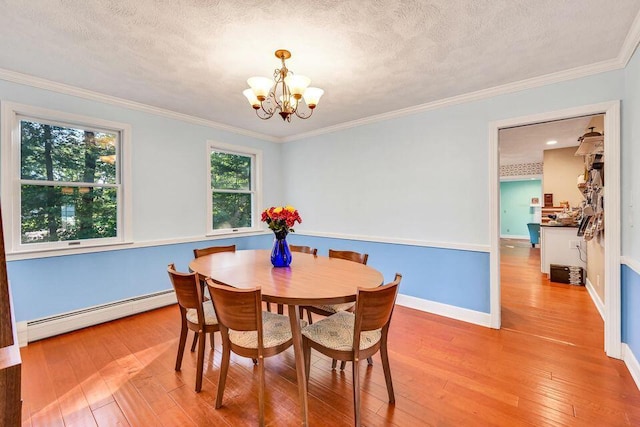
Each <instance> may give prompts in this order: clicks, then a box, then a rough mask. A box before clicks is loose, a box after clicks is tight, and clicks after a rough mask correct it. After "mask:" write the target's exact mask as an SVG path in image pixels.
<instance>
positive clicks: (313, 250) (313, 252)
mask: <svg viewBox="0 0 640 427" xmlns="http://www.w3.org/2000/svg"><path fill="white" fill-rule="evenodd" d="M289 249H291V252H301V253H303V254H311V255H318V249H316V248H312V247H311V246H297V245H289Z"/></svg>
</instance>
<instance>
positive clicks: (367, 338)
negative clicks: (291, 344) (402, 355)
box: [302, 273, 402, 426]
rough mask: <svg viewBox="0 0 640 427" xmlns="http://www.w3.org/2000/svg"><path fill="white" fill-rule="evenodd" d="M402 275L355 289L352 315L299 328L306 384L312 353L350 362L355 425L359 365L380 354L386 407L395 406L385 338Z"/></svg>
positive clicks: (358, 398)
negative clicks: (312, 350) (351, 366)
mask: <svg viewBox="0 0 640 427" xmlns="http://www.w3.org/2000/svg"><path fill="white" fill-rule="evenodd" d="M401 279H402V275H400V274H398V273H396V277H395V280H394V281H393V282H391V283H389V284H387V285H384V286H380V287H378V288H375V289H363V288H359V289H358V295H357V299H356V306H355V313H351V312H348V311H341V312H338V313H335V314H333V315H331V316H329V317H327V318H325V319H322V320H319V321H318V322H316V323H314V324H311V325H308V326H305V327H304V328H302V349H303V352H304V367H305V371H306V373H307V381H309V371H310V368H311V349H312V348H313V349H315V350H317V351H319V352H320V353H322V354H324V355H326V356H329V357H331V358H333V359H334V360H335V359H338V360H341V361H345V362H346V361H349V362H353V369H352V371H353V373H352V374H353V409H354V417H355V425H356V426H360V372H359V366H360V364H359V362H360V361H361V360H362V359H364V358H368V357H371V356H373V355H374V354H376V353H377V352H378V351H380V357H381V358H382V368H383V370H384V379H385V382H386V384H387V393H388V394H389V403H395V396H394V393H393V383H392V381H391V369H390V367H389V354H388V351H387V336H388V333H389V324H390V323H391V316H392V314H393V307H394V305H395V301H396V297H397V295H398V285H399V284H400V280H401Z"/></svg>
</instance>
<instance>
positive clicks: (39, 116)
mask: <svg viewBox="0 0 640 427" xmlns="http://www.w3.org/2000/svg"><path fill="white" fill-rule="evenodd" d="M0 116H1V117H0V120H1V124H0V127H1V128H2V134H1V136H0V138H1V142H2V147H1V151H0V154H1V159H0V163H1V165H2V171H1V182H0V187H1V189H0V192H1V194H2V214H3V215H2V216H3V220H4V224H5V234H6V238H5V241H6V242H7V246H8V248H7V249H8V251H7V252H8V253H10V254H16V253H30V252H56V253H58V252H61V251H63V252H64V251H68V252H77V250H78V249H80V250H81V249H82V248H88V247H99V246H113V245H120V244H124V243H131V241H132V240H131V231H132V227H131V223H132V220H131V219H132V214H131V209H132V203H131V201H132V198H131V189H130V182H131V125H129V124H127V123H119V122H114V121H109V120H104V119H100V118H96V117H91V116H84V115H78V114H72V113H66V112H62V111H57V110H50V109H46V108H40V107H34V106H30V105H24V104H17V103H12V102H2V103H1V109H0ZM25 119H26V120H36V121H39V122H42V123H46V124H52V125H57V126H65V127H78V128H80V129H83V130H93V131H108V132H113V133H117V134H118V144H117V146H116V159H117V160H116V183H115V184H106V183H105V184H96V186H99V187H101V188H117V194H118V196H117V199H116V203H117V214H116V215H117V228H116V236H115V237H104V238H93V239H81V240H63V241H58V242H42V243H22V239H21V235H22V233H21V225H22V212H21V211H22V191H21V190H22V189H21V187H22V185H23V184H29V183H31V182H32V181H31V180H23V179H22V173H21V132H20V122H21V120H25ZM48 182H49V181H40V180H39V181H37V183H38V185H41V184H43V183H48ZM56 184H58V185H65V186H72V187H73V186H82V185H81V184H82V183H79V182H66V181H60V182H56Z"/></svg>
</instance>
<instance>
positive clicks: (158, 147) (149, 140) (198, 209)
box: [0, 80, 282, 243]
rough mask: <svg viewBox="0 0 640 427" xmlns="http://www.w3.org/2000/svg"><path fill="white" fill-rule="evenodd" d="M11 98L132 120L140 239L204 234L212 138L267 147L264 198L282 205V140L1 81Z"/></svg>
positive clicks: (0, 88)
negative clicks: (208, 147)
mask: <svg viewBox="0 0 640 427" xmlns="http://www.w3.org/2000/svg"><path fill="white" fill-rule="evenodd" d="M5 101H11V102H16V103H21V104H27V105H33V106H37V107H44V108H48V109H52V110H58V111H63V112H67V113H74V114H81V115H85V116H93V117H97V118H100V119H105V120H113V121H118V122H123V123H129V124H131V127H132V138H131V141H132V143H131V145H132V153H133V154H132V169H133V170H132V182H131V183H130V184H131V185H132V186H133V219H132V220H133V239H134V242H136V243H137V242H149V241H155V240H167V239H169V240H170V239H183V238H192V237H204V235H205V232H206V221H207V208H206V200H207V198H206V191H207V183H208V179H209V178H208V176H207V174H208V171H207V166H206V165H207V163H206V159H207V157H206V156H207V154H206V142H207V140H215V141H218V142H224V143H227V144H234V145H241V146H247V147H254V148H258V149H260V150H262V152H263V156H264V157H263V170H264V171H265V173H264V176H263V191H264V196H263V202H264V204H265V205H266V204H273V203H282V175H281V173H279V171H280V169H281V167H280V165H281V149H282V146H281V144H276V143H272V142H265V141H262V140H259V139H255V138H251V137H247V136H241V135H237V134H233V133H229V132H225V131H221V130H218V129H212V128H209V127H206V126H200V125H195V124H190V123H185V122H182V121H179V120H174V119H170V118H167V117H161V116H158V115H154V114H150V113H146V112H140V111H135V110H130V109H127V108H123V107H119V106H113V105H109V104H103V103H100V102H96V101H90V100H86V99H82V98H77V97H73V96H68V95H63V94H60V93H55V92H50V91H46V90H42V89H37V88H33V87H29V86H23V85H20V84H16V83H10V82H7V81H3V80H0V102H5ZM256 120H257V119H256ZM6 142H7V141H2V143H6ZM273 171H276V172H275V173H274V172H273Z"/></svg>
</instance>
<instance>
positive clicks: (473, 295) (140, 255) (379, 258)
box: [7, 234, 489, 322]
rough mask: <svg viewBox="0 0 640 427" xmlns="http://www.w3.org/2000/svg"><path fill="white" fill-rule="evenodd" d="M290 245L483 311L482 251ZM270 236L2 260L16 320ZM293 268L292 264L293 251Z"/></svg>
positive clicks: (129, 290)
mask: <svg viewBox="0 0 640 427" xmlns="http://www.w3.org/2000/svg"><path fill="white" fill-rule="evenodd" d="M287 239H288V240H289V242H290V243H293V244H304V245H309V246H313V247H316V248H318V254H319V255H327V253H328V250H329V248H333V249H342V250H354V251H358V252H363V253H368V254H369V262H368V264H369V265H370V266H372V267H374V268H376V269H377V270H379V271H380V272H382V274H383V275H384V278H385V281H386V282H388V281H391V280H393V277H394V274H395V273H396V272H399V273H401V274H402V275H403V280H402V284H401V287H400V292H401V293H402V294H405V295H409V296H414V297H417V298H422V299H426V300H431V301H436V302H440V303H443V304H449V305H453V306H458V307H462V308H466V309H470V310H475V311H480V312H484V313H488V312H489V254H488V253H485V252H473V251H463V250H453V249H439V248H429V247H422V246H412V245H400V244H389V243H376V242H365V241H356V240H344V239H333V238H322V237H310V236H302V235H296V234H290V235H289V237H288V238H287ZM272 240H273V238H272V236H270V235H268V234H265V235H260V236H248V237H240V238H233V239H224V240H216V241H203V242H195V243H193V242H192V243H181V244H174V245H162V246H153V247H144V248H134V249H122V250H115V251H105V252H95V253H89V254H80V255H66V256H58V257H50V258H38V259H28V260H21V261H10V262H8V263H7V268H8V274H9V280H10V282H11V289H12V292H13V300H14V308H15V315H16V320H17V321H18V322H20V321H29V320H34V319H38V318H41V317H48V316H53V315H56V314H60V313H66V312H69V311H74V310H80V309H83V308H87V307H91V306H95V305H100V304H107V303H110V302H113V301H118V300H122V299H126V298H132V297H136V296H140V295H145V294H149V293H154V292H159V291H163V290H167V289H170V288H171V284H170V282H169V278H168V276H167V273H166V267H167V264H169V263H171V262H174V263H175V264H176V267H177V268H178V269H179V270H181V271H186V270H187V266H188V264H189V262H190V261H191V259H192V258H193V249H194V248H198V247H206V246H211V245H228V244H236V245H237V247H238V249H239V250H241V249H259V248H263V249H268V248H270V247H271V242H272ZM292 266H293V267H294V268H295V254H294V260H293V264H292Z"/></svg>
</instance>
